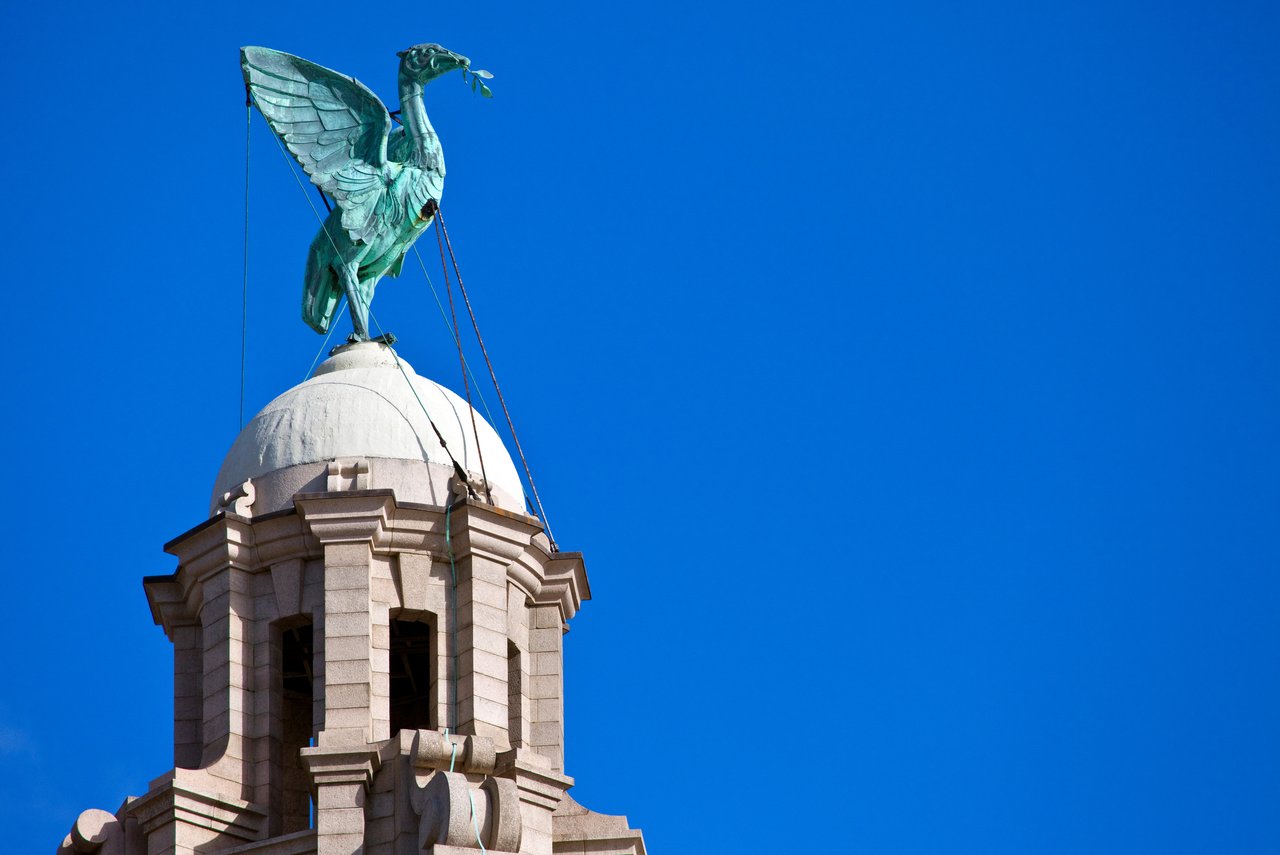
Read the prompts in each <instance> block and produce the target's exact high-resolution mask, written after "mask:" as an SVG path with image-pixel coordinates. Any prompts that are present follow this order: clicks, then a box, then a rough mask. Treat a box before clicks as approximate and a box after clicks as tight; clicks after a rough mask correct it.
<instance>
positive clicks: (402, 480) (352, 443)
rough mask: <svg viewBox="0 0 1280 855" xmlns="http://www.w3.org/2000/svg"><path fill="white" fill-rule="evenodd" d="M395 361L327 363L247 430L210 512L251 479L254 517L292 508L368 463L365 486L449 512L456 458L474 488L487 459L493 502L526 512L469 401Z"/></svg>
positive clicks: (371, 348) (365, 352) (512, 471)
mask: <svg viewBox="0 0 1280 855" xmlns="http://www.w3.org/2000/svg"><path fill="white" fill-rule="evenodd" d="M396 360H397V356H396V354H395V353H394V351H392V349H391V348H390V347H388V346H387V345H384V344H380V343H377V342H359V343H356V344H350V345H346V346H345V347H342V348H339V349H338V350H336V351H335V352H334V355H333V356H331V357H330V358H329V359H327V360H325V361H324V362H323V363H321V364H320V367H319V368H317V369H316V372H315V375H314V376H313V377H312V378H311V379H310V380H307V381H306V382H304V383H302V384H300V385H298V386H295V387H293V388H292V389H290V390H289V391H287V392H285V393H284V394H283V395H281V396H280V397H278V398H276V399H275V400H274V401H272V402H271V403H270V404H267V406H266V407H265V408H263V410H262V412H260V413H258V414H257V415H256V416H254V417H253V420H252V421H250V422H249V424H247V425H245V427H244V430H242V431H241V432H240V436H239V437H237V438H236V441H235V443H234V444H233V445H232V446H231V451H230V452H228V454H227V457H226V460H224V461H223V463H222V469H221V470H220V471H219V472H218V480H217V482H216V483H215V484H214V488H213V503H212V507H211V513H212V512H216V511H217V510H218V509H219V508H220V506H221V504H222V498H223V495H224V494H226V493H227V492H229V491H232V490H234V489H235V488H236V487H237V486H238V485H240V484H242V483H243V482H244V481H245V480H246V479H250V478H252V479H253V482H254V488H255V491H256V499H255V501H254V503H253V506H252V510H253V514H254V515H255V516H256V515H258V514H262V513H269V512H271V511H275V510H280V509H282V508H288V507H292V506H293V494H294V493H297V492H322V491H324V490H325V489H326V486H325V484H326V481H325V479H326V476H327V471H328V464H329V462H330V461H332V460H335V459H338V458H343V459H349V458H364V459H367V460H368V461H369V482H370V483H369V486H370V487H371V488H373V489H382V488H391V489H394V490H395V491H396V496H397V498H398V499H399V500H400V501H402V502H403V501H408V502H421V503H423V504H431V505H443V504H445V503H447V501H448V495H449V489H448V483H449V478H450V477H451V476H452V475H453V472H454V470H453V464H452V463H451V462H450V460H449V454H450V453H452V454H453V457H454V458H455V459H456V460H457V461H458V463H460V464H461V465H462V468H463V469H465V470H466V471H467V472H468V473H469V474H470V475H471V476H473V477H474V478H475V479H476V480H479V478H480V470H481V466H480V457H481V455H483V457H484V471H485V473H486V474H487V475H488V479H489V485H490V487H491V488H492V490H493V498H494V501H495V502H496V503H497V504H498V505H499V506H500V507H503V508H506V509H507V510H512V511H517V512H519V513H526V511H525V505H524V501H523V498H522V497H523V496H524V490H523V487H522V486H521V484H520V476H519V475H518V474H517V472H516V467H515V464H514V463H513V462H512V460H511V455H509V454H508V453H507V450H506V448H505V447H504V446H503V444H502V439H501V438H500V437H499V436H498V434H497V433H496V432H495V431H494V430H493V428H492V427H490V426H489V423H488V422H486V421H485V420H484V419H482V418H481V417H480V415H479V414H478V413H477V414H476V419H475V424H476V430H477V432H478V434H479V442H478V443H477V441H476V436H475V434H473V433H472V428H471V416H470V414H469V413H468V412H467V402H466V401H464V400H462V399H461V398H459V397H458V396H457V395H455V394H454V393H453V392H450V391H449V390H448V389H446V388H444V387H443V386H441V385H439V384H438V383H434V382H432V381H431V380H428V379H426V378H424V377H419V376H418V375H417V374H416V373H415V372H414V370H413V368H412V366H410V365H409V363H407V362H405V361H404V360H403V359H400V360H399V366H400V367H399V368H398V367H397V365H396ZM401 368H403V369H404V371H403V373H402V372H401V370H400V369H401ZM406 375H408V376H407V379H406ZM410 383H412V387H410ZM415 391H416V393H417V394H416V396H415V394H414V393H415ZM424 409H425V411H426V412H425V413H424V412H423V411H424ZM428 416H430V422H429V421H428ZM431 422H434V423H435V426H436V428H437V429H438V430H439V431H440V434H441V435H442V436H443V437H444V440H445V442H446V443H447V444H448V451H446V450H445V449H444V448H443V447H442V446H441V444H440V440H439V439H438V438H437V437H436V433H435V431H433V430H432V429H431ZM477 445H478V450H477ZM477 451H478V452H479V453H477Z"/></svg>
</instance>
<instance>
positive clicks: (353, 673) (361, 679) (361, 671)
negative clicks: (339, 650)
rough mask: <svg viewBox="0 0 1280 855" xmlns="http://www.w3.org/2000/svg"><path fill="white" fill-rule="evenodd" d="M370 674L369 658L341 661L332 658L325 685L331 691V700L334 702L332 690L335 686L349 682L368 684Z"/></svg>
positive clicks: (326, 671)
mask: <svg viewBox="0 0 1280 855" xmlns="http://www.w3.org/2000/svg"><path fill="white" fill-rule="evenodd" d="M370 676H371V674H370V670H369V660H368V659H344V660H342V661H339V662H334V661H332V660H330V662H329V667H328V668H327V669H326V670H325V675H324V681H325V686H327V687H328V689H329V692H330V695H329V702H330V703H333V694H332V692H333V688H334V687H335V686H344V685H347V684H349V683H361V684H367V683H368V682H369V680H370Z"/></svg>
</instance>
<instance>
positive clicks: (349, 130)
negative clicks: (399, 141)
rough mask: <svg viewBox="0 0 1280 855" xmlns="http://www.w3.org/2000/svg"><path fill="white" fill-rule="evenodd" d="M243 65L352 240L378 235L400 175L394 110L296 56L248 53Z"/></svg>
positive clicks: (261, 103)
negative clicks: (391, 156)
mask: <svg viewBox="0 0 1280 855" xmlns="http://www.w3.org/2000/svg"><path fill="white" fill-rule="evenodd" d="M240 67H241V68H242V69H243V70H244V80H245V83H246V85H248V87H249V91H250V92H251V93H252V94H253V99H254V101H255V102H256V103H257V105H258V109H259V110H261V111H262V115H263V116H265V117H266V119H267V123H268V124H269V125H271V129H272V130H273V131H275V132H276V135H277V136H279V137H280V139H281V140H283V141H284V144H285V145H286V146H287V147H288V149H289V151H290V152H291V153H292V154H293V156H294V157H295V158H297V160H298V163H300V164H302V168H303V169H304V170H306V173H307V175H309V176H311V181H312V183H314V184H315V185H316V186H317V187H319V188H320V189H321V190H323V191H324V192H326V193H328V194H329V195H330V196H332V197H333V198H334V199H335V200H336V201H337V203H338V207H340V208H341V209H342V227H343V228H344V229H346V231H347V233H348V234H349V235H350V236H351V238H352V240H355V241H365V240H367V239H368V238H369V237H370V236H371V235H373V234H374V233H376V232H377V231H378V228H379V220H380V219H381V218H380V217H379V209H381V208H384V207H385V200H384V199H383V197H384V195H385V193H386V190H387V187H388V185H389V184H390V183H391V180H392V177H393V176H391V175H390V174H389V173H390V172H391V171H392V170H389V169H388V164H387V133H388V132H389V131H390V129H391V117H390V116H389V115H387V108H386V107H384V106H383V105H382V102H381V101H379V100H378V97H377V96H376V95H374V94H373V93H372V92H370V91H369V90H368V89H367V88H366V87H365V86H364V84H362V83H360V82H359V81H357V80H355V79H353V78H350V77H347V76H346V75H344V74H339V73H337V72H336V71H330V70H329V69H327V68H324V67H323V66H319V65H316V64H315V63H314V62H308V61H307V60H305V59H302V58H300V57H296V56H293V55H292V54H287V53H282V52H280V51H276V50H271V49H269V48H261V47H246V48H241V49H240ZM397 166H398V164H397ZM394 171H398V169H397V170H394Z"/></svg>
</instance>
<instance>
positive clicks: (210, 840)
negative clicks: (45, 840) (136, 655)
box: [59, 342, 645, 855]
mask: <svg viewBox="0 0 1280 855" xmlns="http://www.w3.org/2000/svg"><path fill="white" fill-rule="evenodd" d="M475 425H476V428H475V430H474V432H473V430H472V421H471V417H470V413H468V409H467V404H466V403H465V402H464V401H462V400H461V399H459V398H458V397H457V396H456V395H454V394H453V393H452V392H449V391H447V390H445V389H443V388H442V387H440V386H438V385H437V384H435V383H432V382H431V381H429V380H426V379H423V378H421V377H419V376H417V374H415V373H414V371H413V369H412V368H411V367H410V366H409V365H408V364H407V363H405V362H404V361H403V360H401V359H399V358H398V357H397V356H396V354H395V353H394V352H393V351H392V350H391V349H390V348H389V347H388V346H386V345H383V344H379V343H375V342H361V343H357V344H351V345H347V346H344V347H341V348H338V349H337V350H336V351H334V354H333V355H332V356H331V357H330V358H329V359H328V360H327V361H326V362H324V363H323V364H322V365H321V366H320V367H319V368H318V369H317V371H316V373H315V376H314V377H312V378H311V379H310V380H308V381H306V382H304V383H302V384H301V385H299V386H296V387H295V388H293V389H290V390H289V391H287V392H285V393H284V394H283V395H281V396H280V397H278V398H276V399H275V400H274V401H272V402H271V403H270V404H269V405H268V406H267V407H266V408H265V409H264V410H263V411H262V412H260V413H259V414H258V415H257V416H256V417H255V418H254V419H253V420H252V421H251V422H250V423H249V424H248V426H246V427H245V428H244V430H243V431H242V432H241V434H240V436H239V438H238V439H237V440H236V442H235V444H234V445H233V446H232V449H231V451H230V453H229V454H228V455H227V458H226V460H225V462H224V463H223V466H222V470H221V472H220V473H219V475H218V480H217V483H216V485H215V487H214V491H213V496H214V498H213V502H212V505H211V509H210V510H211V514H210V517H209V519H207V520H205V521H203V522H201V523H200V524H199V525H197V526H195V527H194V528H192V529H191V530H190V531H188V532H186V533H185V534H183V535H181V536H179V537H178V538H176V539H175V540H173V541H172V542H171V543H169V544H168V545H166V547H165V549H166V551H168V552H170V553H171V554H173V555H175V556H176V557H177V559H178V567H177V570H176V571H175V572H174V573H173V574H171V575H168V576H150V577H147V578H146V579H145V580H144V586H145V588H146V594H147V599H148V600H149V602H150V604H151V613H152V615H153V617H154V618H155V621H156V623H157V624H159V625H160V626H162V627H163V628H164V631H165V633H166V635H167V636H168V637H169V639H170V640H171V641H172V642H173V647H174V657H173V661H174V721H173V730H174V748H173V762H174V768H173V769H172V770H171V771H169V772H166V773H165V774H163V775H161V776H160V777H158V778H156V779H155V780H154V781H152V782H151V785H150V789H149V790H148V792H147V793H146V794H145V795H142V796H139V797H130V798H128V799H126V800H125V802H124V804H123V805H121V806H120V808H119V810H117V811H115V813H114V814H113V813H109V812H107V811H103V810H87V811H85V812H84V813H82V814H81V815H80V816H79V818H78V819H77V820H76V822H75V823H74V825H73V827H72V829H71V832H70V834H68V835H67V838H66V839H65V840H64V841H63V843H62V846H61V848H60V849H59V855H69V853H73V852H74V853H95V852H97V853H102V855H170V853H182V854H183V855H185V853H215V852H228V853H230V852H234V853H237V855H248V853H258V854H259V855H303V853H318V855H353V853H369V855H381V853H386V855H393V854H394V855H409V853H434V855H462V853H467V852H480V851H481V850H482V849H483V850H485V851H488V852H492V853H495V855H496V853H514V852H520V853H531V855H532V853H540V855H551V853H586V852H591V853H618V854H619V855H621V853H628V855H643V853H644V851H645V849H644V841H643V838H642V837H641V835H640V832H639V831H636V830H632V829H630V828H629V827H628V825H627V822H626V819H625V818H623V817H614V816H605V815H603V814H597V813H594V812H592V811H588V810H586V809H585V808H583V807H581V806H579V805H578V804H577V803H576V802H574V801H573V799H572V798H571V797H570V796H568V795H567V794H566V791H567V790H568V789H569V788H570V786H572V784H573V780H572V779H571V778H569V777H567V776H566V775H565V769H564V722H563V712H562V711H563V704H562V688H563V681H562V679H561V674H562V670H561V668H562V657H561V638H562V635H563V633H564V632H566V631H567V630H568V623H569V621H570V619H572V618H573V616H574V614H575V613H576V612H577V610H578V608H579V606H580V605H581V603H582V601H583V600H586V599H588V598H589V596H590V593H589V588H588V586H587V576H586V570H585V568H584V566H583V562H582V556H581V555H580V554H579V553H575V552H558V551H555V550H554V549H553V548H552V545H551V543H550V542H549V541H548V539H547V536H546V534H545V533H544V532H543V529H542V526H541V525H540V523H539V521H538V520H537V519H536V518H535V517H531V516H528V515H527V514H526V513H525V512H524V503H523V501H522V500H521V496H522V495H523V491H522V489H521V485H520V480H519V476H518V475H517V473H516V469H515V466H514V465H513V463H512V461H511V458H510V456H509V455H508V454H507V452H506V450H505V449H504V447H503V444H502V441H501V440H500V439H499V437H498V435H497V434H496V433H495V432H494V431H493V429H492V428H491V427H490V426H489V425H488V424H487V423H486V422H484V421H483V420H482V419H480V418H479V417H478V416H477V417H476V421H475ZM442 443H443V445H442ZM446 448H447V451H446ZM450 456H452V458H453V459H455V460H456V461H457V464H458V466H454V465H453V463H452V462H451V461H450ZM482 459H483V462H482ZM459 469H461V470H463V471H464V472H465V473H466V479H465V482H464V480H463V478H461V477H460V475H459ZM482 471H483V472H484V474H485V475H486V476H487V483H486V481H485V480H483V479H482V477H481V472H482ZM490 497H491V500H490Z"/></svg>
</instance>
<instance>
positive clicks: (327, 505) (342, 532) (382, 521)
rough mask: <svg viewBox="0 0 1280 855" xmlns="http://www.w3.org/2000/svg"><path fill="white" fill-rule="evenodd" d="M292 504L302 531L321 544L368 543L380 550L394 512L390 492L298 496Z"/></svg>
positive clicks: (306, 494)
mask: <svg viewBox="0 0 1280 855" xmlns="http://www.w3.org/2000/svg"><path fill="white" fill-rule="evenodd" d="M293 504H294V507H295V508H297V510H298V516H299V517H301V519H302V524H303V527H304V528H305V530H306V531H307V532H308V533H309V534H310V535H311V536H312V537H314V538H315V539H316V540H318V541H319V542H320V543H321V544H322V545H329V544H340V543H369V544H371V545H372V547H373V548H374V549H380V548H382V546H383V542H382V541H383V539H384V537H385V533H386V531H387V529H388V527H389V525H390V523H391V522H392V521H393V520H394V519H395V512H396V499H395V493H394V492H392V491H391V490H347V491H343V492H338V493H298V494H297V495H296V496H294V497H293Z"/></svg>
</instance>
